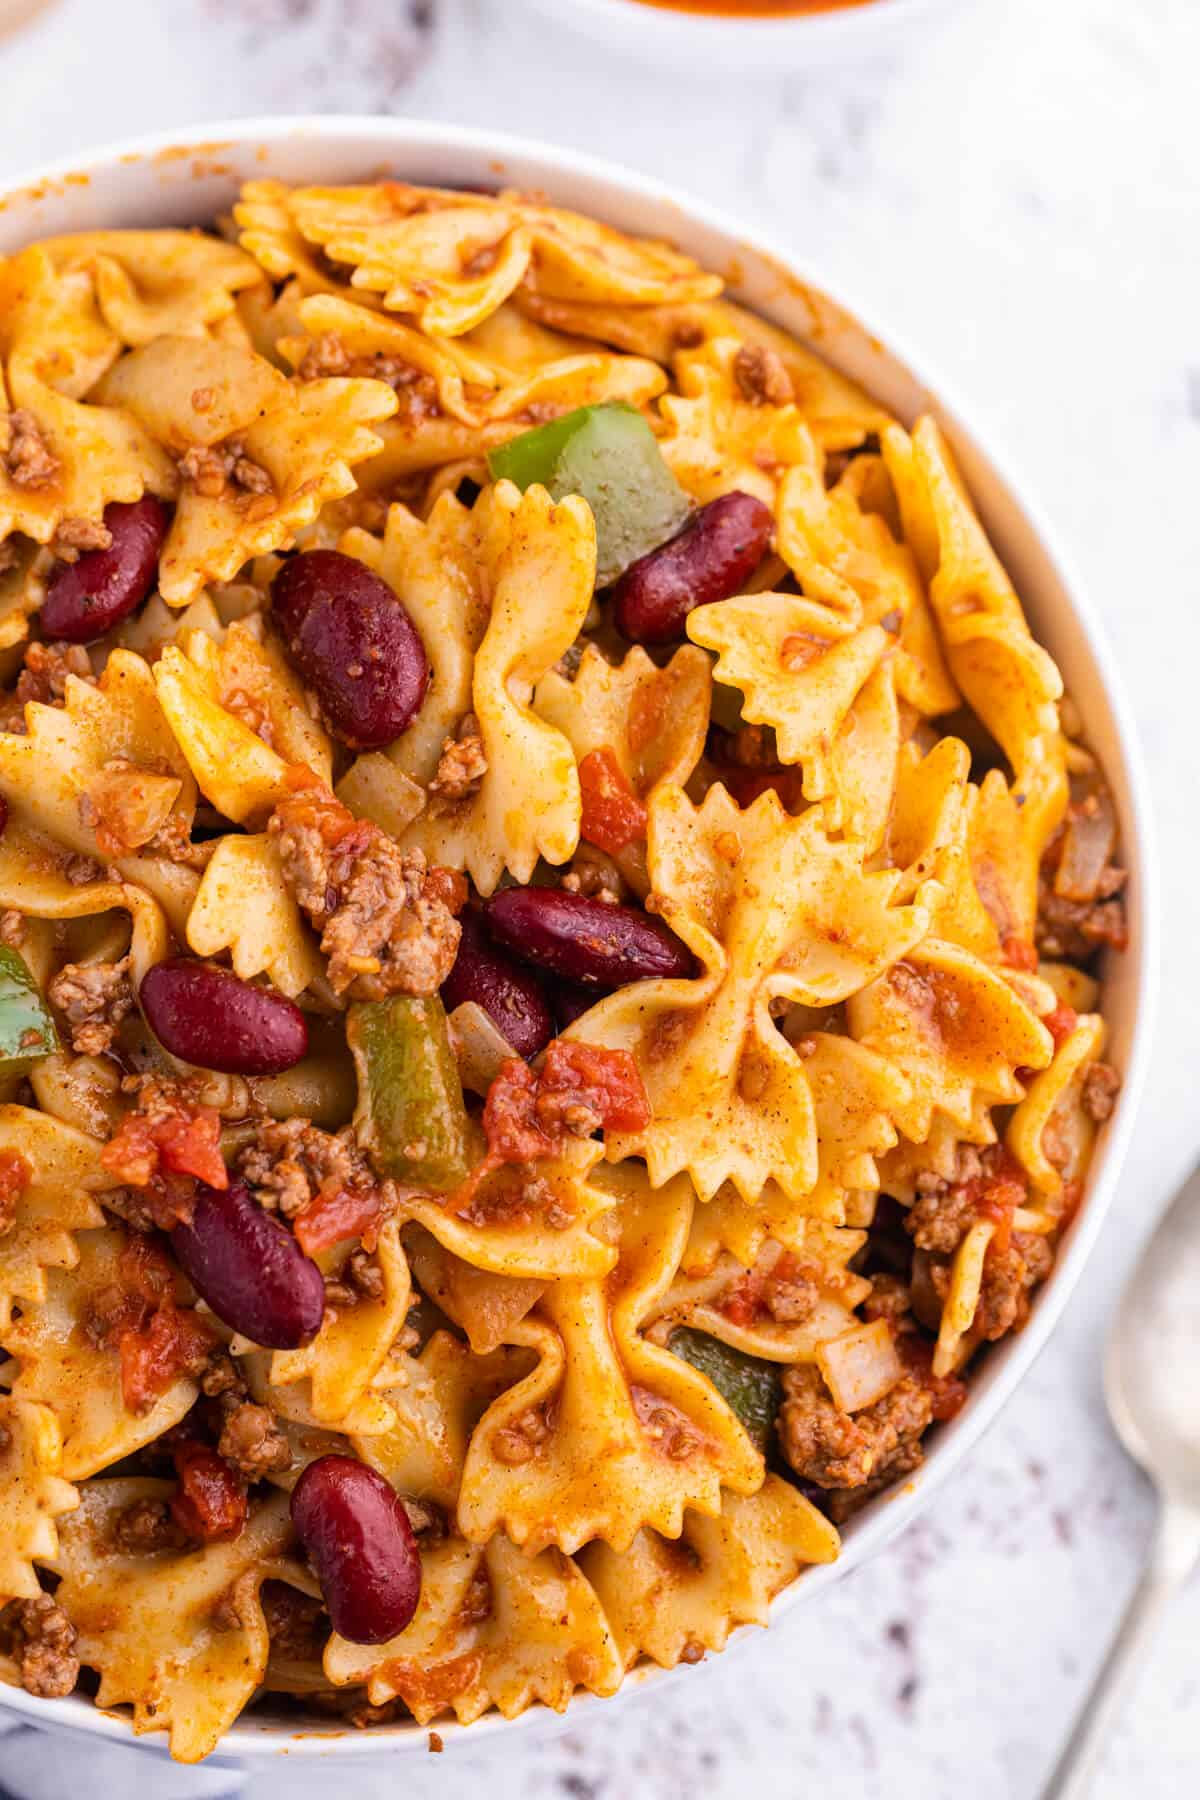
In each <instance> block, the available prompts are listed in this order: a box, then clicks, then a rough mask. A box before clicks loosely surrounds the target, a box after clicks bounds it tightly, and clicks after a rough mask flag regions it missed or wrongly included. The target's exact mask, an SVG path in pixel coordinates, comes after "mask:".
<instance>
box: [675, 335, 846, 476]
mask: <svg viewBox="0 0 1200 1800" xmlns="http://www.w3.org/2000/svg"><path fill="white" fill-rule="evenodd" d="M742 354H743V346H742V344H741V343H740V342H739V340H738V339H737V338H735V337H729V338H715V339H713V340H711V341H710V342H709V343H706V344H703V345H702V346H701V347H700V348H699V349H698V350H681V351H680V352H679V354H678V356H677V357H676V359H675V377H676V381H677V384H678V387H679V392H678V394H666V395H664V396H663V398H662V400H660V402H659V410H660V412H661V413H662V417H663V420H664V423H665V426H666V431H665V435H664V436H663V438H662V439H661V441H660V446H659V447H660V449H661V450H662V453H663V456H664V458H665V460H666V462H667V464H668V465H669V467H670V468H671V469H672V470H673V471H674V473H675V475H676V476H677V477H678V479H679V481H680V482H681V483H682V485H683V486H684V487H685V488H686V489H687V491H688V493H689V494H691V495H692V496H693V498H694V499H696V500H699V501H701V502H702V503H705V502H707V501H709V500H715V499H717V497H718V496H719V495H721V494H727V493H729V492H730V491H731V490H732V489H734V488H737V489H740V490H741V492H743V493H746V494H753V495H754V496H755V497H756V499H759V500H761V501H763V503H764V504H765V505H767V506H770V507H774V505H775V498H776V494H777V491H778V487H779V483H780V481H781V480H782V478H783V475H784V472H785V471H786V470H787V469H789V468H790V467H791V466H792V465H793V463H797V462H803V461H804V460H805V459H806V458H808V457H811V455H812V438H811V436H810V435H809V431H808V428H807V426H806V425H805V423H804V420H803V419H802V418H801V416H800V412H799V410H798V408H797V406H796V403H795V401H794V400H792V399H791V398H790V397H789V398H785V399H784V400H783V401H782V403H781V404H776V403H775V402H774V401H771V400H769V399H767V398H765V397H763V398H755V399H753V400H751V399H747V398H746V395H745V393H744V392H743V391H742V388H741V386H740V385H739V381H738V373H737V371H738V359H739V357H740V356H742Z"/></svg>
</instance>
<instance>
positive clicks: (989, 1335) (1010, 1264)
mask: <svg viewBox="0 0 1200 1800" xmlns="http://www.w3.org/2000/svg"><path fill="white" fill-rule="evenodd" d="M1053 1266H1054V1251H1053V1250H1052V1249H1051V1247H1050V1245H1049V1244H1048V1243H1047V1242H1046V1239H1045V1238H1044V1237H1039V1236H1037V1235H1036V1234H1035V1233H1033V1232H1026V1231H1014V1232H1013V1235H1012V1242H1011V1243H1010V1244H1009V1245H1008V1246H1007V1248H1006V1249H1003V1250H997V1249H996V1247H995V1245H994V1244H993V1245H991V1246H990V1247H989V1249H988V1254H987V1256H986V1257H985V1258H984V1264H983V1282H982V1285H981V1287H980V1290H979V1304H978V1306H977V1307H976V1309H975V1319H974V1326H973V1329H974V1330H975V1331H976V1332H978V1333H979V1335H980V1337H983V1338H986V1339H987V1340H988V1341H989V1342H994V1341H995V1340H996V1339H997V1338H1002V1337H1006V1336H1007V1335H1008V1333H1009V1332H1010V1331H1019V1330H1020V1329H1021V1327H1022V1325H1024V1323H1025V1321H1026V1319H1027V1318H1028V1317H1029V1296H1030V1294H1031V1292H1032V1291H1033V1289H1034V1288H1035V1287H1037V1286H1038V1284H1039V1282H1042V1281H1045V1279H1046V1277H1047V1275H1049V1273H1050V1270H1051V1269H1052V1267H1053Z"/></svg>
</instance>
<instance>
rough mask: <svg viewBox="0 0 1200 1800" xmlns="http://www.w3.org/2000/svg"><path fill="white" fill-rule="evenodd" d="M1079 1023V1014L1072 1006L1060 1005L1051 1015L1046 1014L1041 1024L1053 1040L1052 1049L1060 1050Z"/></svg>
mask: <svg viewBox="0 0 1200 1800" xmlns="http://www.w3.org/2000/svg"><path fill="white" fill-rule="evenodd" d="M1078 1023H1079V1014H1078V1013H1077V1012H1076V1011H1075V1008H1074V1007H1073V1006H1067V1005H1065V1004H1060V1005H1058V1006H1056V1007H1055V1009H1054V1011H1053V1012H1052V1013H1047V1014H1046V1016H1045V1018H1044V1019H1043V1020H1042V1024H1043V1025H1044V1026H1045V1027H1046V1030H1047V1031H1048V1032H1049V1033H1050V1036H1051V1037H1052V1038H1053V1039H1054V1048H1055V1049H1056V1050H1061V1049H1062V1047H1063V1045H1064V1044H1065V1043H1066V1041H1067V1039H1068V1038H1069V1037H1070V1035H1071V1033H1072V1032H1073V1031H1074V1029H1075V1027H1076V1026H1077V1025H1078Z"/></svg>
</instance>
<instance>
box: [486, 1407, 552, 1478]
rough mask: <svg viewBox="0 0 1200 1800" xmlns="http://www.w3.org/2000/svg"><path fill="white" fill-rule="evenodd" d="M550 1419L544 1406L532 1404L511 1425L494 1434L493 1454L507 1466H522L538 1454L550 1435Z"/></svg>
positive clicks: (513, 1467) (511, 1467) (510, 1467)
mask: <svg viewBox="0 0 1200 1800" xmlns="http://www.w3.org/2000/svg"><path fill="white" fill-rule="evenodd" d="M550 1430H551V1426H550V1421H549V1419H548V1418H547V1416H546V1409H545V1407H543V1406H531V1407H529V1408H528V1409H527V1410H526V1411H525V1412H523V1413H521V1414H519V1415H518V1417H517V1418H515V1419H514V1420H513V1422H512V1424H511V1425H505V1426H502V1427H501V1429H500V1430H499V1431H496V1432H493V1434H492V1454H493V1456H494V1457H495V1458H496V1460H497V1462H501V1463H503V1464H504V1466H505V1467H506V1468H509V1469H515V1468H520V1466H521V1465H522V1464H523V1463H527V1462H529V1461H530V1460H531V1459H532V1458H533V1457H534V1456H536V1455H537V1453H538V1451H539V1450H540V1449H541V1447H542V1445H543V1444H544V1443H545V1441H546V1439H547V1438H548V1437H549V1436H550Z"/></svg>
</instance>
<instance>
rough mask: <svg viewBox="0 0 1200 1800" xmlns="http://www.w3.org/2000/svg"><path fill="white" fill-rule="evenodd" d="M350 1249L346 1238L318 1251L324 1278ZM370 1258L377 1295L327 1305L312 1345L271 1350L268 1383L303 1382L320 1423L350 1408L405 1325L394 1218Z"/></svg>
mask: <svg viewBox="0 0 1200 1800" xmlns="http://www.w3.org/2000/svg"><path fill="white" fill-rule="evenodd" d="M353 1248H354V1245H353V1244H352V1243H350V1242H347V1243H346V1244H344V1245H339V1246H338V1247H337V1248H336V1249H335V1250H333V1251H325V1252H323V1253H319V1254H318V1257H317V1261H318V1264H319V1266H320V1268H321V1270H322V1272H323V1273H324V1274H325V1275H326V1276H327V1277H328V1276H330V1275H336V1274H337V1273H338V1271H339V1270H340V1269H341V1267H342V1266H343V1264H344V1263H345V1261H346V1259H347V1257H348V1256H349V1254H350V1252H351V1250H352V1249H353ZM375 1259H376V1263H377V1265H378V1268H379V1272H380V1275H381V1277H382V1285H381V1291H380V1292H379V1294H378V1295H375V1296H371V1295H367V1294H363V1295H361V1296H360V1297H359V1298H358V1299H357V1300H356V1301H355V1302H354V1304H353V1305H352V1306H349V1307H346V1308H345V1309H343V1308H341V1307H340V1306H338V1307H327V1308H326V1313H325V1321H324V1323H323V1324H322V1326H321V1329H320V1331H319V1332H318V1333H317V1335H316V1337H315V1338H314V1339H313V1341H312V1342H311V1344H305V1345H304V1346H303V1348H302V1349H299V1350H276V1352H275V1354H274V1356H273V1357H272V1358H271V1374H270V1380H271V1385H272V1387H273V1388H281V1387H290V1386H291V1385H292V1384H293V1383H294V1382H300V1381H307V1382H308V1384H309V1386H308V1394H309V1401H308V1403H309V1405H310V1407H311V1408H312V1414H313V1417H314V1419H316V1420H317V1422H318V1423H319V1424H322V1425H337V1424H339V1423H340V1421H341V1420H342V1419H344V1418H345V1417H346V1416H347V1414H348V1413H350V1412H352V1410H353V1408H354V1407H355V1405H356V1404H357V1403H358V1402H359V1401H360V1400H361V1399H362V1397H363V1395H364V1394H365V1393H366V1391H367V1389H368V1388H369V1387H370V1386H371V1384H372V1382H373V1381H374V1379H375V1377H376V1376H377V1375H378V1373H379V1371H380V1369H381V1368H382V1367H383V1364H384V1361H385V1360H386V1358H387V1355H388V1352H389V1351H390V1350H391V1347H392V1345H393V1343H394V1342H395V1340H396V1339H397V1338H398V1337H399V1335H400V1333H401V1331H402V1330H403V1328H404V1318H405V1314H406V1313H407V1312H408V1308H409V1303H410V1300H411V1298H412V1283H411V1281H410V1279H409V1273H408V1264H407V1262H406V1261H405V1258H404V1252H403V1250H402V1249H401V1248H400V1233H399V1228H398V1226H397V1225H396V1223H395V1221H394V1220H392V1221H389V1223H388V1224H386V1225H385V1226H384V1227H383V1229H382V1230H381V1231H380V1233H379V1243H378V1246H377V1248H376V1251H375Z"/></svg>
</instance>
